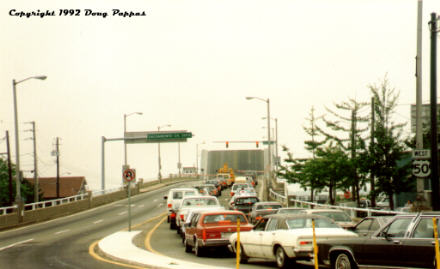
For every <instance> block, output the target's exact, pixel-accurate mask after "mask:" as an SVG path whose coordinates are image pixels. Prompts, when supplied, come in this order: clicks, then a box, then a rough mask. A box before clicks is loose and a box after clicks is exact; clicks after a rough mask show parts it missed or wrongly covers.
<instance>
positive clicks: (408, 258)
mask: <svg viewBox="0 0 440 269" xmlns="http://www.w3.org/2000/svg"><path fill="white" fill-rule="evenodd" d="M438 218H439V217H437V223H438ZM433 227H434V224H433V222H432V216H423V217H421V218H420V220H419V221H418V222H417V223H416V225H415V228H414V229H413V231H412V233H411V235H410V236H409V237H408V238H405V239H404V240H402V262H403V264H402V265H405V266H409V267H418V268H429V267H432V266H433V263H434V257H435V248H434V246H435V241H434V229H433ZM437 229H438V228H437Z"/></svg>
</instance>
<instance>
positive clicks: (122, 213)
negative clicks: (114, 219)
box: [118, 211, 127, 216]
mask: <svg viewBox="0 0 440 269" xmlns="http://www.w3.org/2000/svg"><path fill="white" fill-rule="evenodd" d="M125 214H127V211H122V212H121V213H119V214H118V215H119V216H122V215H125Z"/></svg>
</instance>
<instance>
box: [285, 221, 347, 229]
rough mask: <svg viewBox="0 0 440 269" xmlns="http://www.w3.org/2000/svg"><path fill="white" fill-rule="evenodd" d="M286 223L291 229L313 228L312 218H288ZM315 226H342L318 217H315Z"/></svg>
mask: <svg viewBox="0 0 440 269" xmlns="http://www.w3.org/2000/svg"><path fill="white" fill-rule="evenodd" d="M286 223H287V226H288V227H289V229H290V230H292V229H303V228H312V219H311V218H296V219H287V220H286ZM315 228H340V227H339V226H338V225H337V224H336V223H333V222H330V221H328V220H326V219H321V218H319V219H318V218H317V219H315Z"/></svg>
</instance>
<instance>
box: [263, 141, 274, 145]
mask: <svg viewBox="0 0 440 269" xmlns="http://www.w3.org/2000/svg"><path fill="white" fill-rule="evenodd" d="M267 144H269V143H268V142H267V140H265V141H263V145H267ZM270 144H271V145H273V144H275V141H273V140H272V141H270Z"/></svg>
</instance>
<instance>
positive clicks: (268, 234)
mask: <svg viewBox="0 0 440 269" xmlns="http://www.w3.org/2000/svg"><path fill="white" fill-rule="evenodd" d="M277 227H278V218H270V219H269V221H268V223H267V225H266V230H265V231H264V232H262V234H261V236H260V243H259V247H260V251H261V255H262V257H263V258H274V255H273V249H272V242H273V239H274V237H275V232H276V230H277Z"/></svg>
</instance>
